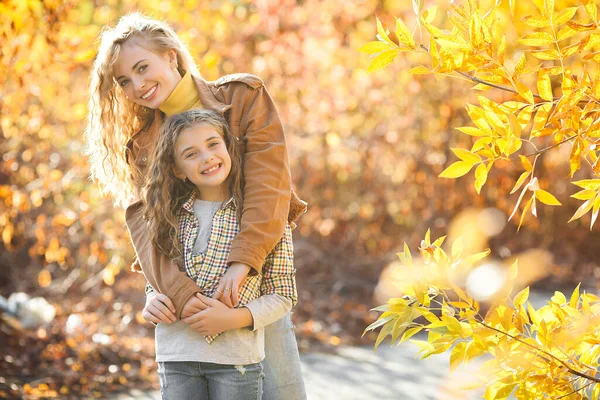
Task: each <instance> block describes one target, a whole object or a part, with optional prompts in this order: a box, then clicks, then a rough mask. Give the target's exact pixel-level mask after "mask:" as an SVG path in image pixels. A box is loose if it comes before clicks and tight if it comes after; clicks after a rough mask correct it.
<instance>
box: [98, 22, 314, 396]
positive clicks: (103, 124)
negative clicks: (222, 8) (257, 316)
mask: <svg viewBox="0 0 600 400" xmlns="http://www.w3.org/2000/svg"><path fill="white" fill-rule="evenodd" d="M192 108H204V109H209V110H214V111H216V112H218V113H219V114H220V115H223V116H224V118H225V119H226V120H227V122H228V123H229V126H230V129H231V133H232V134H233V136H234V137H235V138H236V139H235V140H236V143H238V146H239V148H240V152H241V153H242V154H243V157H244V162H243V172H244V178H245V186H244V203H243V206H241V205H240V206H239V208H240V209H242V207H243V213H242V217H241V220H240V221H239V222H240V232H239V233H238V234H237V235H236V236H235V239H234V241H233V243H232V245H231V251H230V253H229V259H228V260H227V263H228V265H229V268H228V269H227V272H226V273H225V274H224V275H223V277H222V278H221V281H220V282H219V284H218V286H217V288H216V289H215V291H214V292H215V294H214V297H215V298H219V300H221V301H223V302H224V303H225V304H227V305H228V306H233V305H236V304H237V301H238V291H239V290H238V289H239V287H240V285H241V283H242V282H243V281H244V279H246V276H247V275H248V274H249V272H250V271H251V270H252V274H258V273H259V272H260V271H261V268H262V266H263V264H264V263H265V259H266V257H267V254H269V252H270V251H271V249H273V248H274V247H275V245H276V244H277V242H278V241H279V240H280V238H281V237H282V235H283V233H284V230H285V227H286V224H287V222H288V221H290V222H292V223H293V221H294V220H295V219H296V218H297V217H298V216H299V215H301V214H302V213H303V212H304V211H305V209H306V203H304V202H302V201H301V200H299V199H298V198H297V197H296V195H295V193H293V191H292V190H291V178H290V172H289V166H288V161H287V150H286V144H285V137H284V134H283V128H282V126H281V123H280V121H279V117H278V114H277V110H276V109H275V106H274V104H273V101H272V100H271V97H270V95H269V93H268V92H267V90H266V88H265V87H264V85H263V82H262V81H261V80H260V79H259V78H257V77H255V76H253V75H249V74H236V75H229V76H225V77H223V78H221V79H219V80H217V81H215V82H207V81H205V80H204V79H202V77H201V76H200V74H199V73H198V70H197V68H196V65H195V63H194V61H193V59H192V57H191V56H190V54H189V51H188V50H187V48H186V47H185V46H184V45H183V44H182V43H181V41H180V40H179V38H178V37H177V35H176V34H175V32H173V30H172V29H171V28H170V27H169V26H168V25H166V24H164V23H162V22H160V21H156V20H153V19H150V18H146V17H144V16H141V15H139V14H131V15H127V16H125V17H123V18H121V20H120V21H119V23H118V25H117V26H116V27H114V28H112V29H105V30H103V33H102V36H101V43H100V47H99V50H98V55H97V57H96V60H95V63H94V68H93V71H92V73H91V80H90V105H89V117H88V127H87V130H86V138H87V154H88V155H89V157H90V163H91V176H92V178H93V179H94V180H96V181H97V182H98V183H99V184H100V187H101V188H102V189H104V191H105V192H108V193H110V194H111V195H112V196H113V198H114V199H115V201H116V203H118V204H121V205H125V206H127V208H126V212H125V220H126V224H127V227H128V229H129V232H130V236H131V240H132V243H133V245H134V248H135V251H136V254H137V266H138V267H139V268H141V270H142V272H143V273H144V276H145V277H146V280H147V281H148V282H149V283H150V284H151V286H152V287H153V288H154V290H156V292H158V293H159V294H160V296H161V298H163V299H164V301H165V303H167V304H169V306H170V308H171V310H170V311H169V310H165V312H169V313H170V314H169V315H168V318H171V319H172V320H175V319H177V318H181V317H183V318H184V322H185V318H186V317H189V316H191V315H193V314H194V313H195V312H196V311H197V310H198V309H199V308H200V307H201V306H202V303H201V302H200V300H199V299H198V298H197V296H195V294H196V293H198V292H199V291H200V289H199V287H198V285H197V284H196V282H194V281H193V280H192V279H190V277H189V276H188V275H187V274H186V273H185V272H182V271H180V270H179V268H178V266H177V264H176V263H174V262H172V260H171V259H170V258H169V257H168V256H166V255H165V254H163V253H162V252H160V251H158V249H157V248H155V246H154V245H153V244H152V240H151V234H150V230H149V228H148V224H147V223H146V221H145V220H144V218H143V216H142V213H141V207H142V206H143V202H142V201H140V200H139V193H140V187H141V186H142V185H143V183H144V178H145V177H146V176H147V174H148V171H147V166H148V157H149V155H150V154H151V153H152V151H153V149H154V147H155V145H156V142H157V141H158V139H159V127H160V126H161V124H162V122H163V119H164V117H165V116H169V115H172V114H175V113H178V112H182V111H186V110H189V109H192ZM193 326H194V327H197V326H198V325H193ZM265 338H266V339H265V340H266V342H265V346H266V348H265V352H266V358H265V360H264V366H265V375H266V378H265V391H264V396H263V399H265V400H277V399H285V400H293V399H305V398H306V394H305V390H304V383H303V380H302V375H301V369H300V361H299V357H298V349H297V345H296V339H295V336H294V332H293V325H292V322H291V317H290V314H287V315H286V316H284V317H283V318H281V319H280V320H278V321H276V322H274V323H273V324H271V325H269V326H267V327H266V328H265Z"/></svg>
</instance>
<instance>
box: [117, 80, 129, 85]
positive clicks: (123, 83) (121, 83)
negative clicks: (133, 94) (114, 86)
mask: <svg viewBox="0 0 600 400" xmlns="http://www.w3.org/2000/svg"><path fill="white" fill-rule="evenodd" d="M127 83H129V81H128V80H127V79H123V80H122V81H121V82H119V85H121V87H125V85H127Z"/></svg>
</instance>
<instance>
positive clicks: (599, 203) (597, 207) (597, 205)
mask: <svg viewBox="0 0 600 400" xmlns="http://www.w3.org/2000/svg"><path fill="white" fill-rule="evenodd" d="M598 212H600V195H599V196H598V197H596V200H594V209H593V210H592V219H591V222H590V231H591V230H592V228H593V227H594V224H595V223H596V219H597V218H598Z"/></svg>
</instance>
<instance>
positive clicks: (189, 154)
mask: <svg viewBox="0 0 600 400" xmlns="http://www.w3.org/2000/svg"><path fill="white" fill-rule="evenodd" d="M194 154H196V153H187V154H186V155H185V158H190V157H192V156H193V155H194Z"/></svg>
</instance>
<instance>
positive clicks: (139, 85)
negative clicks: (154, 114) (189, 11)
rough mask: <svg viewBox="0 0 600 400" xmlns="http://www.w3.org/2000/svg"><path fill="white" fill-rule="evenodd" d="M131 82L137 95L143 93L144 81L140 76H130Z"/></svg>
mask: <svg viewBox="0 0 600 400" xmlns="http://www.w3.org/2000/svg"><path fill="white" fill-rule="evenodd" d="M131 81H132V82H133V87H134V89H135V91H136V92H137V94H138V95H139V96H141V95H143V94H144V93H142V91H143V90H144V89H145V87H144V86H146V81H145V80H144V78H142V77H133V78H131Z"/></svg>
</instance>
